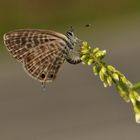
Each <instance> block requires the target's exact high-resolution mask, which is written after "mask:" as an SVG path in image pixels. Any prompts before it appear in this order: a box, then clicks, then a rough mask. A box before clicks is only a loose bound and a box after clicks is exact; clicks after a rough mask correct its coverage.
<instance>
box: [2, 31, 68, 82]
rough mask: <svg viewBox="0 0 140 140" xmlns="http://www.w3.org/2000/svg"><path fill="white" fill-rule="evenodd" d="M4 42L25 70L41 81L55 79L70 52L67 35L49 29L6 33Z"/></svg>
mask: <svg viewBox="0 0 140 140" xmlns="http://www.w3.org/2000/svg"><path fill="white" fill-rule="evenodd" d="M4 44H5V45H6V47H7V49H8V51H9V52H10V54H12V56H13V57H14V58H16V59H17V60H18V61H20V62H22V64H23V66H24V69H25V71H26V72H27V73H28V74H29V75H30V76H32V77H33V78H35V79H37V80H39V81H40V82H49V81H53V80H54V79H55V77H56V74H57V72H58V70H59V68H60V66H61V65H62V64H63V63H64V61H65V58H66V56H67V54H68V39H67V37H66V36H65V35H63V34H60V33H57V32H54V31H48V30H30V29H28V30H17V31H14V32H9V33H6V34H5V35H4Z"/></svg>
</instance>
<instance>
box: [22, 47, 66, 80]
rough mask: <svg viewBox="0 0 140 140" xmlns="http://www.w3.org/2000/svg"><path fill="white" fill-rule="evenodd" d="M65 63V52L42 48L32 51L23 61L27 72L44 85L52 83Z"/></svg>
mask: <svg viewBox="0 0 140 140" xmlns="http://www.w3.org/2000/svg"><path fill="white" fill-rule="evenodd" d="M64 61H65V56H64V53H63V51H61V50H60V49H58V48H56V47H55V48H53V49H52V48H49V47H46V46H43V45H42V46H40V47H36V48H33V49H31V50H30V51H29V52H28V54H27V55H26V57H25V59H24V61H23V67H24V69H25V71H26V72H27V73H28V74H29V75H30V76H31V77H33V78H35V79H37V80H39V81H40V82H42V83H45V82H52V81H53V80H54V79H55V78H56V75H57V73H58V70H59V68H60V67H61V65H62V64H63V63H64Z"/></svg>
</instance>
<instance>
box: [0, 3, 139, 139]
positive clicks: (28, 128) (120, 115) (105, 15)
mask: <svg viewBox="0 0 140 140" xmlns="http://www.w3.org/2000/svg"><path fill="white" fill-rule="evenodd" d="M88 23H90V24H92V26H91V27H90V28H84V25H85V24H88ZM71 25H72V26H73V27H74V29H75V33H76V34H77V36H78V37H79V38H80V39H82V40H86V41H88V42H89V43H90V44H91V45H92V46H93V47H95V46H96V47H99V48H101V49H105V50H107V56H106V58H105V61H106V62H107V63H108V64H112V65H113V66H115V67H116V68H117V69H119V70H120V71H121V72H122V73H124V74H125V75H126V76H127V78H128V79H129V80H130V81H132V82H134V83H136V82H139V81H140V75H139V71H140V62H139V60H140V1H138V0H69V1H66V0H59V1H57V0H23V1H22V0H12V1H9V0H0V139H1V140H25V139H26V140H93V139H94V140H112V139H113V140H118V139H119V140H124V139H126V140H131V139H134V140H136V139H139V137H140V125H139V124H136V123H135V118H134V113H133V108H132V106H131V104H126V103H125V102H124V101H123V100H122V98H120V96H119V95H118V93H117V91H116V89H115V87H111V88H106V89H105V88H104V87H103V85H102V83H101V82H100V80H99V78H98V77H95V76H94V75H93V74H92V67H89V66H85V65H82V64H79V65H75V66H74V65H70V64H68V63H65V64H64V65H63V68H62V69H61V71H60V72H59V74H58V77H57V79H56V81H55V82H53V83H51V84H48V85H47V89H46V91H43V90H42V87H41V85H40V83H38V82H37V81H35V80H33V79H31V78H30V77H29V76H28V75H27V74H26V73H25V72H24V71H23V69H22V66H21V65H20V64H19V63H18V62H16V61H15V60H14V59H13V58H12V57H11V56H10V55H9V54H8V52H7V51H6V48H5V47H4V45H3V40H2V36H3V34H4V33H5V32H7V31H11V30H15V29H19V28H20V29H21V28H41V29H42V28H43V29H50V30H55V31H58V32H61V33H65V32H66V31H67V30H68V29H69V27H70V26H71Z"/></svg>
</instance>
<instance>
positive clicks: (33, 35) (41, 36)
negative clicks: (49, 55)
mask: <svg viewBox="0 0 140 140" xmlns="http://www.w3.org/2000/svg"><path fill="white" fill-rule="evenodd" d="M54 41H57V42H59V43H60V44H61V45H59V46H58V47H59V48H61V49H63V48H64V46H65V47H66V46H67V45H66V44H67V38H66V36H65V35H63V34H60V33H57V32H54V31H49V30H30V29H28V30H17V31H14V32H9V33H6V34H5V35H4V44H5V46H6V47H7V49H8V51H9V52H10V54H12V56H13V57H14V58H16V59H17V60H18V61H20V62H22V61H23V59H24V57H25V56H26V54H27V52H28V51H29V50H30V49H31V48H35V47H37V46H40V45H42V44H43V45H46V46H50V47H51V46H53V45H52V43H53V42H54ZM65 49H66V48H65Z"/></svg>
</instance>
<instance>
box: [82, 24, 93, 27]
mask: <svg viewBox="0 0 140 140" xmlns="http://www.w3.org/2000/svg"><path fill="white" fill-rule="evenodd" d="M91 26H92V25H91V24H86V25H84V27H91Z"/></svg>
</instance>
